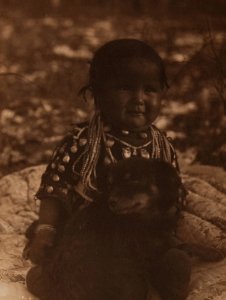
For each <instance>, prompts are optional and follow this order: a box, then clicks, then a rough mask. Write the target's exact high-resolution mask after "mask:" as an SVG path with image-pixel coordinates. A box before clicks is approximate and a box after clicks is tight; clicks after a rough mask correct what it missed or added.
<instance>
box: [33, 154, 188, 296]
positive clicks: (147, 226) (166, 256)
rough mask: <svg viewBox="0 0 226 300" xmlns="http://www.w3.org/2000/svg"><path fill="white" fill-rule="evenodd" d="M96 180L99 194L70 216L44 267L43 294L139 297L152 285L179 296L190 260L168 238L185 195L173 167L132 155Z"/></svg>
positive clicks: (183, 291) (184, 288) (185, 286)
mask: <svg viewBox="0 0 226 300" xmlns="http://www.w3.org/2000/svg"><path fill="white" fill-rule="evenodd" d="M98 185H99V189H100V190H102V191H103V193H102V195H101V196H100V197H99V198H98V199H97V200H96V201H95V202H93V203H92V204H90V205H89V206H88V207H87V208H85V209H83V210H82V211H78V212H76V213H75V214H73V217H71V219H70V220H69V222H68V223H67V225H66V226H65V230H64V234H63V236H62V239H61V241H60V243H59V244H58V245H57V246H56V248H55V250H54V253H53V256H52V257H51V260H49V262H48V263H45V264H44V265H43V268H42V287H43V295H42V296H41V299H43V300H72V299H74V300H102V299H103V300H105V299H108V300H116V299H117V300H142V299H144V300H145V299H147V294H148V289H149V286H150V285H151V286H152V287H155V288H156V289H157V290H158V292H159V294H160V295H161V298H162V299H164V300H166V299H167V300H168V299H170V300H182V299H185V297H186V295H187V290H188V285H189V280H190V272H191V264H190V259H189V257H188V256H187V255H186V254H185V252H184V251H182V250H179V249H177V248H176V247H175V244H174V231H175V228H176V225H177V220H178V218H179V216H180V208H181V201H180V200H181V198H182V194H184V188H183V185H182V183H181V180H180V177H179V176H178V174H177V172H176V170H175V169H174V168H173V167H172V166H171V165H169V164H168V163H165V162H162V161H157V160H152V161H151V160H146V159H142V158H132V159H127V160H123V161H120V162H118V163H117V164H114V165H111V166H109V167H108V168H107V169H106V170H105V171H104V172H102V173H101V175H100V176H99V179H98ZM33 273H34V271H33ZM33 277H34V276H33ZM30 278H32V270H31V271H30ZM28 281H29V276H28ZM28 286H29V284H28Z"/></svg>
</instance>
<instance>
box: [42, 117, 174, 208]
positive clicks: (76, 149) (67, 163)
mask: <svg viewBox="0 0 226 300" xmlns="http://www.w3.org/2000/svg"><path fill="white" fill-rule="evenodd" d="M129 134H130V133H129V132H128V131H122V132H121V135H117V134H115V132H114V131H113V130H111V128H109V127H108V126H105V127H104V126H103V123H102V120H101V118H100V115H99V114H95V115H94V117H93V118H92V119H91V121H90V123H89V124H82V125H81V126H80V127H75V128H73V130H72V132H70V133H69V134H68V135H67V136H66V137H65V138H64V139H63V140H62V142H61V144H60V145H59V146H58V147H57V148H56V150H55V151H54V153H53V156H52V158H51V160H50V163H49V165H48V166H47V168H46V171H45V172H44V174H43V176H42V181H41V185H40V188H39V190H38V192H37V194H36V197H37V198H38V199H40V200H42V199H45V198H58V199H60V200H61V201H63V203H64V204H65V205H66V207H67V208H68V209H70V206H71V205H72V204H73V202H74V201H76V200H75V199H76V198H78V195H80V196H81V197H82V198H83V199H85V200H87V201H92V199H93V196H94V195H95V193H97V192H98V191H97V188H96V177H97V176H98V172H99V171H100V170H101V167H103V166H104V165H106V164H109V163H115V162H117V161H118V160H121V159H126V158H129V157H132V156H140V157H144V158H147V159H149V158H154V159H161V160H164V161H167V162H169V163H171V164H173V165H174V166H175V167H176V168H178V164H177V159H176V152H175V150H174V148H173V146H172V144H171V143H170V141H169V139H168V138H167V137H166V135H165V134H164V133H162V132H161V131H160V130H159V129H157V128H156V127H155V126H154V125H150V126H149V127H148V128H147V129H146V130H145V131H143V132H139V134H138V135H139V138H140V139H141V143H139V145H138V146H135V143H129V142H127V137H128V135H129ZM123 137H124V138H123ZM81 197H80V199H81Z"/></svg>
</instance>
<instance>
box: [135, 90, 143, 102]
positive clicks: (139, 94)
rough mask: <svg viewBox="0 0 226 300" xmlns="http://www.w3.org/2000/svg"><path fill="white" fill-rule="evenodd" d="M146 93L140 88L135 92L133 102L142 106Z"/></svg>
mask: <svg viewBox="0 0 226 300" xmlns="http://www.w3.org/2000/svg"><path fill="white" fill-rule="evenodd" d="M144 97H145V93H144V91H143V89H142V88H138V89H135V90H134V93H133V100H134V102H136V103H138V104H142V103H143V102H144Z"/></svg>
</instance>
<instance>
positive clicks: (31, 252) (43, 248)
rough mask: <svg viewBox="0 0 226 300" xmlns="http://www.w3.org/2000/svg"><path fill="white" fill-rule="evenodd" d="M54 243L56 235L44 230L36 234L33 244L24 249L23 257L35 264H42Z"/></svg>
mask: <svg viewBox="0 0 226 300" xmlns="http://www.w3.org/2000/svg"><path fill="white" fill-rule="evenodd" d="M53 242H54V235H53V234H50V232H48V231H44V230H42V231H40V232H38V233H36V235H35V237H34V238H33V240H32V241H31V243H30V244H29V245H28V246H27V247H26V248H25V249H24V252H23V257H24V258H25V259H30V260H31V262H33V263H34V264H40V263H41V262H43V260H45V259H47V257H48V254H49V252H50V250H51V248H52V246H53Z"/></svg>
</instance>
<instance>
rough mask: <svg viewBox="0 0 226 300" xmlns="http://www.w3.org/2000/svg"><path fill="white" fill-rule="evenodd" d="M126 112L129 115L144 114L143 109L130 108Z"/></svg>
mask: <svg viewBox="0 0 226 300" xmlns="http://www.w3.org/2000/svg"><path fill="white" fill-rule="evenodd" d="M127 113H128V114H129V115H131V116H143V115H144V112H143V111H136V110H130V111H128V112H127Z"/></svg>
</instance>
